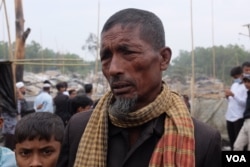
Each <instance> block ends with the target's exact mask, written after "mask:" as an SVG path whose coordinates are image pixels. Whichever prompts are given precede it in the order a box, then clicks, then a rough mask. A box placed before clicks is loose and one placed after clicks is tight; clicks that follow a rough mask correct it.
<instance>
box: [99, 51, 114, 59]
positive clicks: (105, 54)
mask: <svg viewBox="0 0 250 167" xmlns="http://www.w3.org/2000/svg"><path fill="white" fill-rule="evenodd" d="M110 57H112V52H111V51H108V50H107V51H104V52H101V61H102V60H106V59H108V58H110Z"/></svg>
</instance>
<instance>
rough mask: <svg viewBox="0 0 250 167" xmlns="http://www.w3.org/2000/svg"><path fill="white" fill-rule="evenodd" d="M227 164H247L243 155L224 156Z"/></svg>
mask: <svg viewBox="0 0 250 167" xmlns="http://www.w3.org/2000/svg"><path fill="white" fill-rule="evenodd" d="M226 158H227V162H247V161H246V158H245V156H244V155H226Z"/></svg>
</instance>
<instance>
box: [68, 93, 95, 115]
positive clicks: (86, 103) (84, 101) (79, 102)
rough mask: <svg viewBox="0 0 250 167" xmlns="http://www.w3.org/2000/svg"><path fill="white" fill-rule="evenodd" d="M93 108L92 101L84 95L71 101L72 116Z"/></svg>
mask: <svg viewBox="0 0 250 167" xmlns="http://www.w3.org/2000/svg"><path fill="white" fill-rule="evenodd" d="M92 106H93V100H92V99H90V98H89V97H87V96H86V95H78V96H75V97H74V98H73V99H72V102H71V107H72V115H73V114H75V113H78V112H84V111H88V110H90V109H91V107H92Z"/></svg>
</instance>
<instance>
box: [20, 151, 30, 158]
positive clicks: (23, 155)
mask: <svg viewBox="0 0 250 167" xmlns="http://www.w3.org/2000/svg"><path fill="white" fill-rule="evenodd" d="M19 154H20V155H21V156H22V157H27V156H29V155H30V154H31V151H30V150H22V151H20V152H19Z"/></svg>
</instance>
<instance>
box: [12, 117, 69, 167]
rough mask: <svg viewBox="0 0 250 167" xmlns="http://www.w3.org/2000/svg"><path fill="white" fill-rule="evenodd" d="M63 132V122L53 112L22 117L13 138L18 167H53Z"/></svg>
mask: <svg viewBox="0 0 250 167" xmlns="http://www.w3.org/2000/svg"><path fill="white" fill-rule="evenodd" d="M63 134H64V125H63V122H62V120H61V118H60V117H58V116H57V115H55V114H52V113H50V112H35V113H31V114H29V115H27V116H25V117H23V118H22V119H21V120H20V121H19V122H18V123H17V126H16V130H15V138H14V139H15V140H14V141H15V156H16V162H17V165H18V167H28V166H31V167H32V166H39V167H40V166H41V167H42V166H43V167H55V166H56V163H57V159H58V156H59V153H60V149H61V142H62V140H63Z"/></svg>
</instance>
